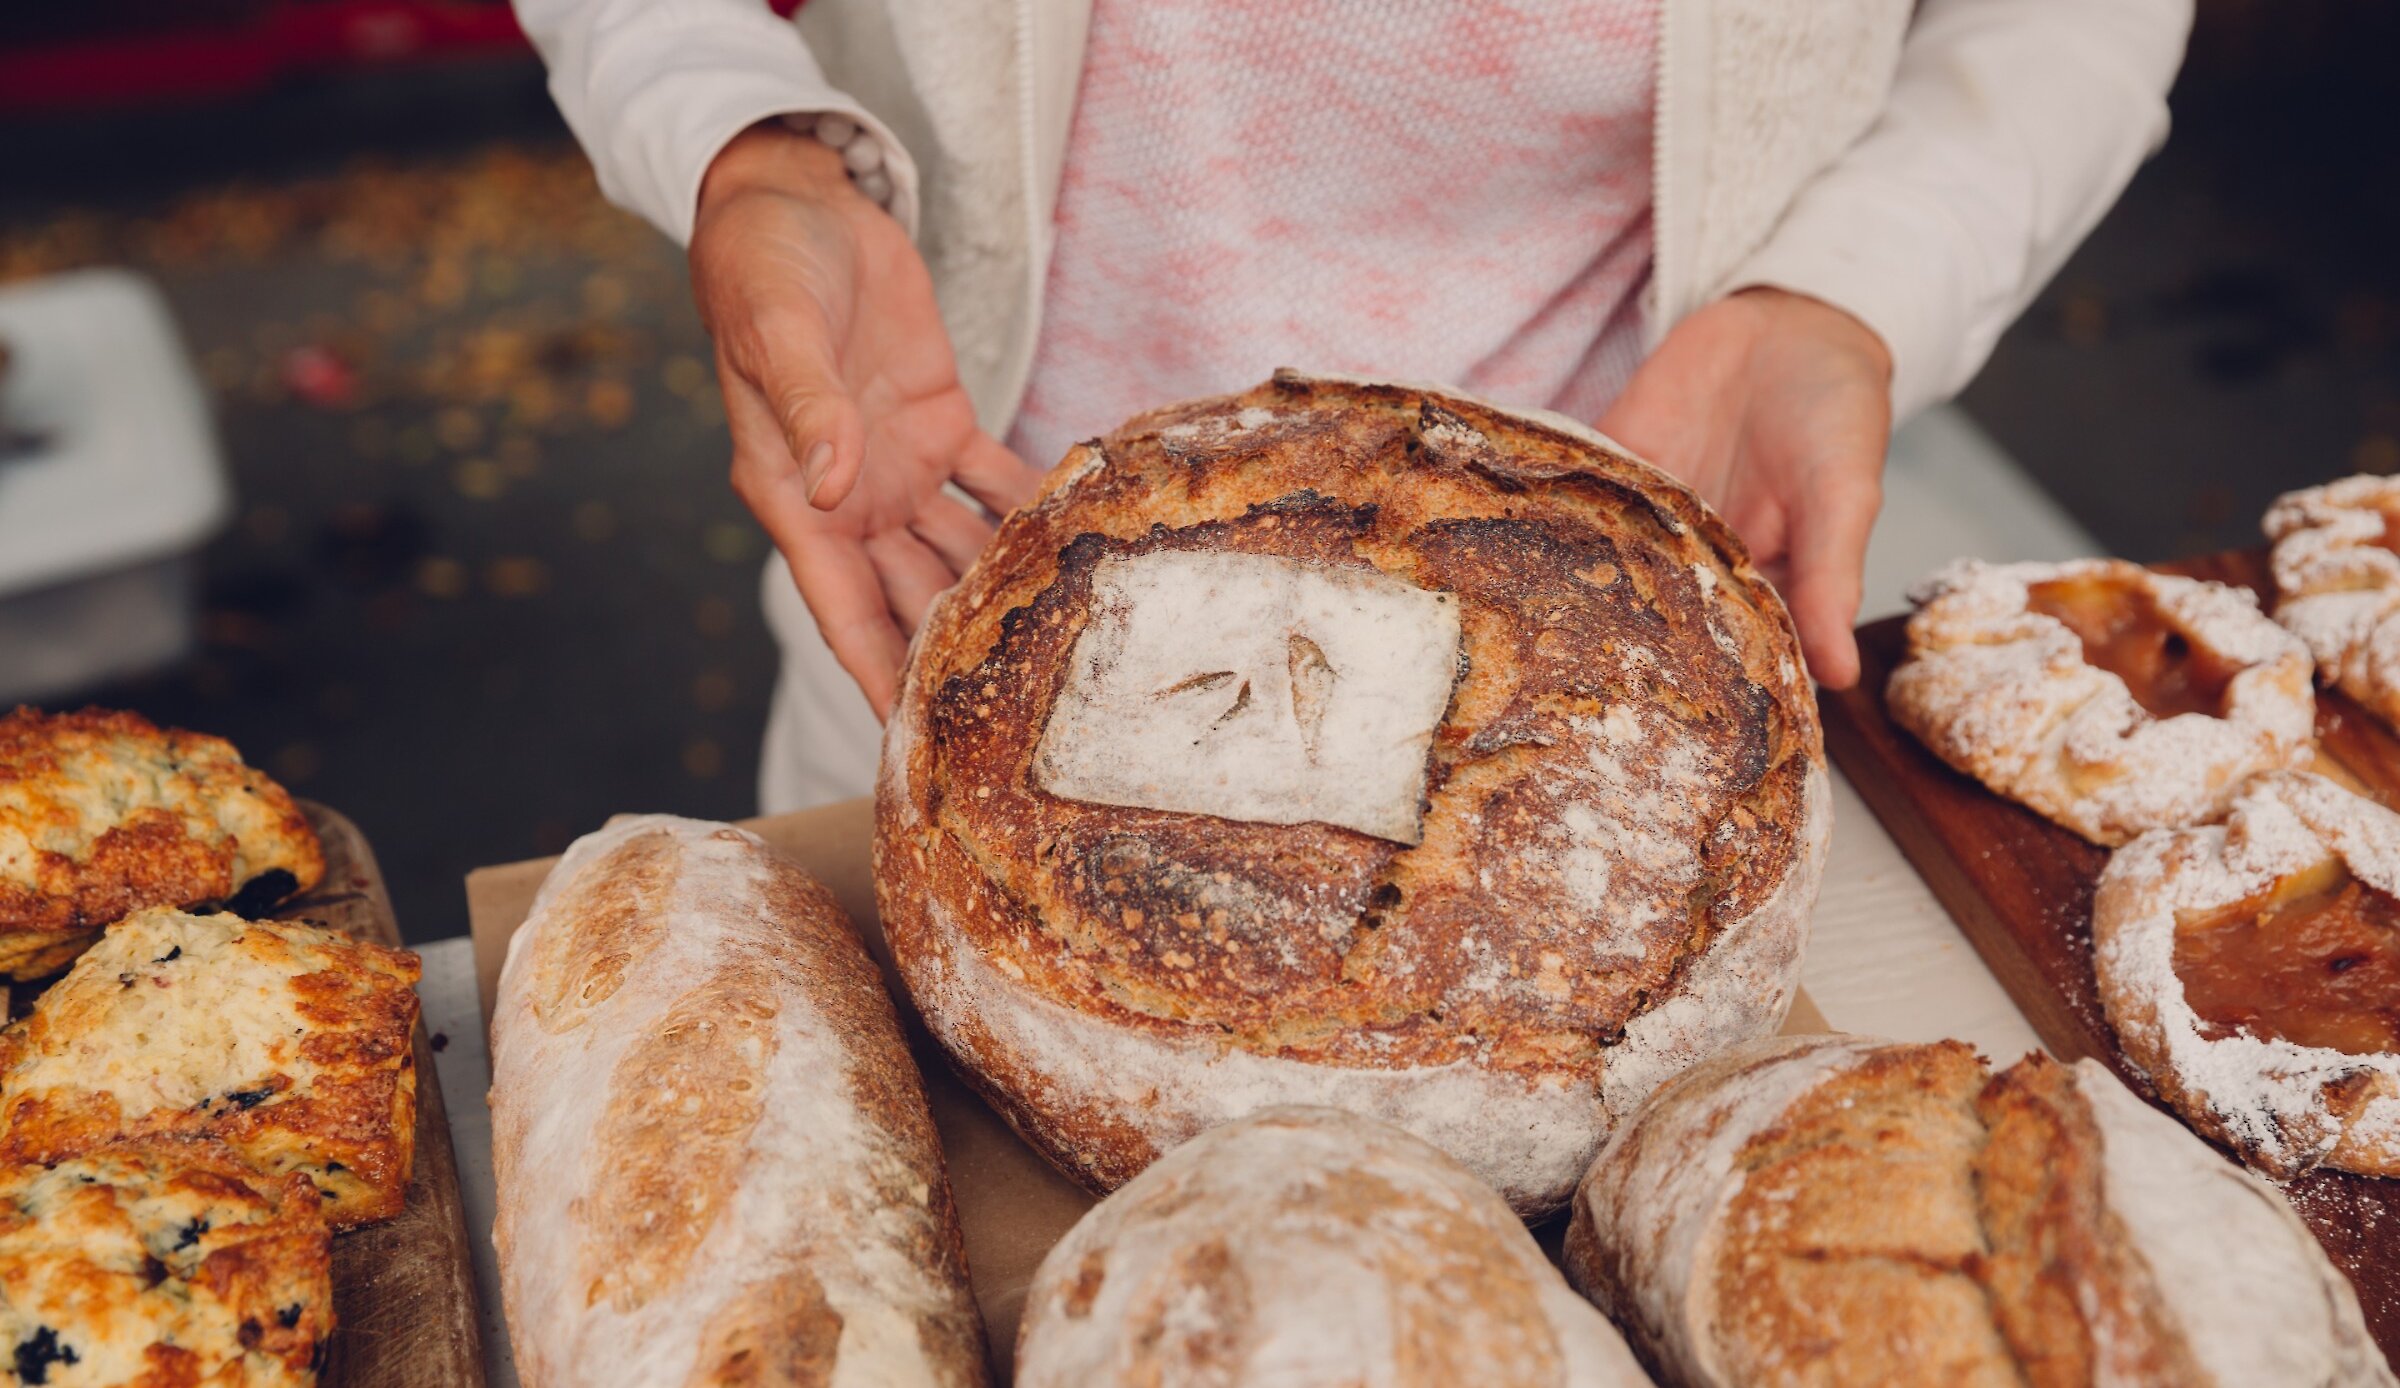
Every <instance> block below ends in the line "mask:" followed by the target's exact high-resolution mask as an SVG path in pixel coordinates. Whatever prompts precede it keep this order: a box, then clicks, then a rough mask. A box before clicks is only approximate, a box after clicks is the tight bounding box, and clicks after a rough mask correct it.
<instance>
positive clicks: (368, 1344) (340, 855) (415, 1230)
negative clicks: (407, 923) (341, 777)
mask: <svg viewBox="0 0 2400 1388" xmlns="http://www.w3.org/2000/svg"><path fill="white" fill-rule="evenodd" d="M300 808H301V810H302V812H303V813H305V814H306V815H307V816H308V822H309V823H310V824H312V825H314V826H315V827H316V831H317V836H318V837H319V838H321V839H323V840H324V842H325V880H324V881H323V882H321V883H319V884H318V887H317V890H316V891H314V892H311V893H310V894H309V895H307V896H305V897H300V898H297V899H295V900H292V901H288V902H285V903H284V904H283V905H281V906H279V907H277V908H276V909H275V912H274V914H275V915H276V916H277V917H278V918H284V919H298V920H305V921H310V922H313V923H315V924H318V925H326V926H331V927H333V928H335V929H337V930H342V931H345V932H347V933H349V934H352V935H356V936H358V937H360V938H362V939H367V940H373V941H375V942H376V943H377V944H384V945H392V946H398V945H399V943H400V924H399V921H398V919H397V918H396V917H394V916H393V914H392V898H391V894H390V893H389V892H388V891H386V890H385V888H384V884H383V873H382V871H381V870H380V869H379V868H377V867H376V865H375V852H374V850H373V849H371V848H369V847H368V846H367V841H366V838H365V837H364V836H363V835H361V834H360V833H359V832H358V826H357V825H355V824H352V823H351V822H350V821H349V820H348V819H345V818H344V817H342V816H341V815H340V814H338V813H336V812H335V811H333V810H330V809H327V808H326V807H324V806H323V805H318V804H314V803H311V802H309V801H305V800H304V801H302V802H300ZM416 1068H417V1150H416V1161H415V1165H414V1169H413V1170H412V1171H411V1173H410V1175H409V1181H408V1206H407V1208H406V1209H405V1210H403V1211H402V1212H401V1213H400V1215H399V1216H398V1217H397V1218H394V1219H391V1220H388V1221H386V1222H385V1223H382V1224H377V1225H372V1226H370V1227H368V1228H365V1229H359V1230H354V1231H352V1232H350V1233H347V1234H337V1235H335V1236H334V1240H333V1314H334V1318H335V1322H336V1324H335V1327H334V1332H333V1355H332V1358H331V1359H330V1360H329V1361H328V1362H327V1364H326V1367H325V1371H324V1373H323V1375H322V1376H321V1377H320V1378H319V1379H318V1382H319V1383H320V1384H321V1385H322V1388H481V1385H482V1384H483V1381H484V1378H483V1346H482V1344H481V1341H480V1336H479V1333H478V1332H477V1330H476V1322H475V1274H474V1270H473V1265H472V1263H471V1262H470V1261H469V1259H468V1256H467V1221H466V1215H465V1211H464V1207H463V1206H462V1205H461V1204H460V1202H459V1197H458V1162H457V1159H456V1158H455V1157H454V1156H453V1155H452V1153H451V1150H450V1119H449V1115H448V1113H447V1111H446V1110H445V1109H444V1108H443V1107H442V1085H441V1080H440V1079H439V1077H437V1076H436V1075H435V1073H434V1068H433V1051H432V1048H431V1047H430V1046H428V1045H427V1044H426V1040H425V1028H424V1027H423V1026H422V1025H420V1026H419V1027H418V1028H417V1035H416Z"/></svg>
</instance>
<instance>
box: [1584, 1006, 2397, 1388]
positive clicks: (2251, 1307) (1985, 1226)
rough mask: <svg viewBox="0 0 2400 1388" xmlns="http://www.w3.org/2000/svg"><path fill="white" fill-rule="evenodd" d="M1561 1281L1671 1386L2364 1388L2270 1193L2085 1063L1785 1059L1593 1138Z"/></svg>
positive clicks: (1772, 1046) (2338, 1315) (1717, 1068)
mask: <svg viewBox="0 0 2400 1388" xmlns="http://www.w3.org/2000/svg"><path fill="white" fill-rule="evenodd" d="M1564 1263H1565V1266H1566V1271H1567V1276H1568V1279H1569V1280H1570V1281H1572V1282H1573V1283H1574V1285H1575V1286H1576V1287H1577V1289H1579V1290H1581V1291H1582V1292H1583V1293H1584V1294H1585V1295H1587V1296H1589V1297H1591V1298H1592V1299H1593V1300H1594V1301H1595V1302H1597V1303H1598V1304H1599V1305H1600V1307H1601V1309H1603V1310H1605V1311H1608V1312H1609V1313H1610V1314H1611V1315H1613V1316H1614V1317H1615V1318H1616V1320H1617V1323H1618V1324H1619V1325H1620V1326H1622V1327H1623V1328H1624V1330H1625V1334H1626V1338H1627V1339H1628V1340H1630V1341H1631V1342H1632V1344H1633V1347H1634V1348H1635V1349H1636V1350H1637V1351H1638V1352H1640V1354H1641V1355H1642V1357H1643V1358H1644V1359H1645V1360H1647V1361H1648V1362H1649V1364H1650V1365H1651V1367H1652V1368H1653V1369H1654V1370H1656V1371H1657V1372H1658V1373H1659V1374H1660V1375H1661V1377H1662V1378H1663V1379H1664V1380H1665V1381H1668V1382H1673V1383H1681V1384H1686V1385H1690V1388H1766V1385H1786V1384H1789V1385H1800V1384H1808V1385H1813V1386H1814V1388H1851V1386H1852V1385H1856V1386H1857V1388H1881V1385H1885V1384H1895V1383H1940V1384H1959V1385H1977V1386H1978V1388H1980V1386H1981V1385H1990V1386H1991V1388H2003V1386H2004V1385H2005V1386H2008V1388H2013V1386H2014V1385H2022V1384H2094V1385H2097V1384H2112V1385H2126V1386H2127V1388H2207V1385H2216V1388H2249V1385H2253V1384H2268V1383H2272V1384H2277V1385H2284V1386H2285V1388H2353V1386H2355V1388H2368V1386H2369V1385H2383V1386H2385V1388H2388V1385H2390V1384H2391V1383H2392V1382H2393V1379H2392V1376H2391V1373H2390V1371H2389V1370H2388V1369H2386V1368H2385V1367H2384V1363H2383V1356H2382V1355H2381V1353H2380V1352H2378V1351H2377V1349H2376V1348H2375V1344H2374V1341H2372V1340H2371V1339H2369V1338H2368V1336H2367V1329H2366V1323H2365V1321H2364V1319H2363V1318H2362V1317H2361V1315H2360V1313H2359V1307H2358V1298H2357V1294H2356V1293H2355V1292H2353V1291H2352V1290H2351V1287H2350V1283H2349V1281H2348V1279H2346V1278H2344V1277H2343V1276H2342V1275H2341V1273H2339V1272H2337V1271H2336V1270H2335V1269H2334V1266H2333V1264H2332V1263H2331V1262H2329V1261H2328V1260H2327V1259H2326V1257H2325V1253H2324V1250H2323V1249H2321V1248H2319V1247H2318V1246H2317V1242H2316V1240H2315V1239H2314V1238H2312V1237H2310V1235H2309V1233H2308V1230H2307V1229H2306V1228H2305V1227H2304V1226H2303V1225H2302V1224H2301V1223H2300V1221H2299V1219H2298V1218H2297V1217H2296V1216H2294V1215H2293V1213H2292V1211H2291V1207H2290V1206H2289V1205H2287V1204H2286V1203H2285V1202H2284V1198H2283V1196H2282V1195H2281V1194H2280V1193H2278V1192H2277V1191H2276V1190H2275V1189H2274V1188H2273V1187H2272V1186H2269V1185H2268V1184H2267V1183H2266V1182H2264V1181H2261V1180H2259V1179H2258V1178H2257V1177H2255V1176H2252V1175H2250V1174H2249V1173H2248V1172H2246V1171H2243V1170H2242V1169H2241V1168H2240V1167H2238V1166H2235V1165H2234V1164H2232V1163H2231V1162H2228V1161H2226V1160H2224V1159H2223V1158H2222V1157H2220V1156H2219V1155H2217V1153H2216V1152H2215V1151H2213V1150H2211V1149H2210V1148H2209V1147H2208V1145H2207V1144H2206V1143H2203V1142H2201V1141H2200V1140H2199V1139H2198V1138H2196V1137H2193V1136H2192V1135H2191V1134H2190V1133H2188V1132H2186V1131H2184V1130H2183V1128H2182V1127H2180V1126H2179V1125H2177V1124H2176V1122H2175V1121H2174V1120H2173V1119H2171V1118H2169V1117H2167V1116H2166V1115H2165V1114H2162V1113H2160V1112H2159V1111H2158V1110H2156V1109H2154V1108H2152V1107H2150V1106H2149V1105H2148V1104H2146V1103H2144V1102H2142V1101H2141V1100H2140V1099H2139V1098H2136V1097H2135V1096H2134V1094H2133V1092H2132V1091H2131V1090H2128V1089H2127V1088H2125V1086H2124V1085H2122V1084H2119V1083H2118V1082H2117V1081H2116V1080H2115V1079H2114V1078H2112V1077H2111V1076H2110V1075H2109V1074H2108V1072H2107V1071H2105V1070H2103V1069H2101V1068H2100V1067H2099V1066H2098V1065H2097V1064H2095V1063H2094V1062H2092V1061H2089V1060H2086V1061H2082V1062H2080V1063H2078V1064H2077V1065H2076V1066H2075V1067H2074V1068H2072V1069H2069V1068H2068V1067H2066V1066H2062V1065H2060V1064H2058V1063H2057V1062H2056V1061H2053V1060H2051V1059H2050V1058H2049V1057H2047V1056H2043V1055H2039V1054H2036V1055H2031V1056H2028V1057H2026V1058H2025V1059H2024V1060H2022V1061H2020V1062H2018V1063H2017V1064H2015V1065H2013V1066H2011V1067H2009V1068H2008V1069H2007V1070H2004V1071H2002V1072H2000V1073H1999V1074H1997V1075H1995V1074H1992V1073H1991V1072H1990V1071H1989V1070H1987V1069H1986V1068H1985V1067H1984V1065H1983V1062H1982V1061H1981V1060H1980V1059H1978V1058H1977V1057H1976V1055H1975V1052H1974V1051H1973V1050H1972V1049H1971V1048H1970V1047H1968V1046H1967V1045H1966V1044H1965V1043H1964V1042H1959V1041H1943V1042H1937V1043H1935V1044H1932V1045H1903V1044H1900V1043H1897V1042H1890V1041H1878V1040H1875V1039H1873V1038H1869V1037H1854V1036H1812V1037H1803V1038H1784V1039H1778V1040H1773V1041H1768V1042H1763V1043H1760V1044H1757V1045H1752V1046H1745V1047H1742V1048H1740V1049H1738V1050H1734V1051H1730V1052H1727V1053H1725V1054H1723V1055H1720V1056H1718V1057H1716V1058H1714V1059H1712V1060H1710V1061H1708V1062H1707V1063H1705V1064H1703V1065H1699V1066H1696V1067H1694V1068H1693V1069H1691V1070H1689V1071H1687V1072H1686V1073H1685V1074H1683V1075H1682V1076H1680V1077H1679V1078H1678V1079H1676V1081H1675V1082H1674V1083H1672V1084H1670V1085H1668V1086H1666V1087H1665V1088H1663V1089H1661V1090H1660V1091H1659V1092H1658V1094H1657V1095H1656V1096H1655V1097H1653V1098H1652V1099H1651V1101H1650V1103H1649V1104H1648V1105H1647V1106H1645V1107H1644V1108H1643V1109H1642V1111H1641V1112H1640V1113H1638V1114H1636V1115H1635V1116H1634V1117H1633V1119H1632V1120H1631V1121H1630V1122H1628V1123H1626V1124H1625V1125H1624V1126H1623V1127H1621V1128H1619V1129H1618V1130H1617V1134H1616V1136H1615V1137H1613V1138H1611V1139H1610V1140H1609V1144H1608V1147H1607V1150H1605V1151H1603V1152H1602V1153H1601V1154H1600V1159H1599V1160H1598V1161H1597V1162H1595V1163H1593V1165H1592V1170H1591V1174H1590V1175H1589V1176H1587V1177H1585V1179H1584V1183H1583V1186H1582V1187H1581V1189H1579V1190H1578V1191H1577V1192H1576V1195H1575V1214H1574V1218H1573V1220H1572V1222H1571V1223H1569V1225H1568V1227H1567V1237H1566V1252H1565V1258H1564Z"/></svg>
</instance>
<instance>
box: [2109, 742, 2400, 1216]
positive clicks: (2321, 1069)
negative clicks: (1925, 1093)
mask: <svg viewBox="0 0 2400 1388" xmlns="http://www.w3.org/2000/svg"><path fill="white" fill-rule="evenodd" d="M2395 894H2400V815H2395V814H2393V813H2392V812H2391V811H2389V810H2387V809H2385V808H2383V807H2382V806H2381V805H2378V804H2376V803H2374V802H2373V801H2371V800H2368V799H2365V798H2364V797H2362V796H2358V795H2355V794H2352V793H2351V792H2350V791H2348V790H2346V789H2344V788H2343V787H2341V786H2338V785H2336V784H2334V783H2333V782H2332V781H2329V780H2326V779H2325V778H2323V777H2321V776H2314V775H2310V774H2308V773H2306V772H2298V771H2290V772H2280V773H2277V774H2275V775H2270V776H2261V777H2259V778H2258V779H2257V780H2255V781H2253V782H2251V783H2250V784H2249V785H2248V786H2246V787H2244V788H2243V790H2242V793H2241V795H2240V796H2239V798H2237V799H2236V800H2235V801H2234V802H2233V813H2232V814H2231V815H2230V816H2228V817H2227V819H2226V821H2225V823H2223V824H2212V825H2205V826H2202V827H2199V828H2194V829H2175V830H2160V831H2158V832H2155V833H2150V834H2145V835H2143V836H2142V837H2140V838H2138V839H2135V840H2134V841H2133V842H2132V843H2130V844H2127V845H2126V846H2125V847H2123V848H2120V849H2118V850H2117V851H2116V853H2115V854H2114V855H2113V856H2112V857H2111V858H2110V859H2109V862H2108V869H2107V871H2106V872H2104V873H2102V874H2101V877H2100V888H2099V893H2098V895H2097V897H2096V898H2095V899H2094V901H2093V905H2092V966H2093V970H2094V972H2095V973H2096V974H2097V975H2098V977H2099V983H2100V999H2101V1001H2102V1002H2103V1003H2104V1004H2105V1005H2106V1006H2107V1009H2108V1019H2109V1021H2110V1023H2111V1024H2112V1025H2114V1026H2115V1027H2116V1029H2117V1037H2118V1040H2119V1041H2120V1042H2121V1043H2122V1045H2123V1047H2124V1050H2125V1055H2126V1058H2127V1059H2129V1060H2131V1061H2132V1062H2133V1063H2134V1064H2136V1065H2138V1066H2140V1067H2141V1069H2142V1070H2143V1072H2144V1073H2145V1074H2147V1075H2148V1076H2149V1077H2150V1081H2151V1083H2152V1084H2154V1085H2156V1086H2157V1087H2158V1092H2159V1094H2160V1095H2161V1096H2162V1097H2163V1098H2165V1099H2166V1100H2167V1101H2168V1102H2169V1103H2171V1104H2173V1105H2174V1106H2175V1107H2176V1109H2177V1110H2179V1111H2180V1112H2182V1113H2183V1115H2184V1116H2185V1117H2186V1118H2187V1119H2189V1120H2190V1121H2191V1123H2192V1126H2194V1127H2195V1128H2198V1129H2199V1130H2200V1131H2201V1132H2204V1133H2206V1134H2208V1135H2209V1136H2211V1137H2214V1138H2216V1139H2218V1140H2219V1141H2221V1142H2224V1143H2225V1144H2226V1145H2228V1146H2230V1147H2232V1148H2233V1149H2234V1150H2235V1151H2237V1152H2239V1153H2241V1155H2242V1157H2243V1158H2244V1159H2245V1160H2247V1161H2249V1162H2250V1163H2251V1164H2253V1165H2255V1166H2257V1167H2259V1168H2261V1169H2263V1170H2265V1171H2268V1172H2270V1173H2273V1174H2274V1175H2277V1176H2290V1175H2294V1174H2297V1173H2298V1172H2301V1171H2305V1170H2307V1169H2308V1168H2310V1167H2312V1166H2316V1165H2318V1164H2319V1163H2323V1164H2325V1165H2328V1166H2334V1167H2338V1168H2340V1169H2342V1170H2345V1171H2358V1172H2363V1173H2366V1174H2368V1175H2372V1176H2400V899H2395Z"/></svg>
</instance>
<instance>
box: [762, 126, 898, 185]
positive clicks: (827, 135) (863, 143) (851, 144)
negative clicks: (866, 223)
mask: <svg viewBox="0 0 2400 1388" xmlns="http://www.w3.org/2000/svg"><path fill="white" fill-rule="evenodd" d="M783 124H784V128H785V129H787V130H789V131H791V132H792V133H793V134H796V135H806V136H807V137H809V138H810V139H812V140H815V141H816V142H817V143H818V144H821V145H824V146H826V147H828V148H830V149H833V150H837V151H839V152H840V154H841V156H842V167H843V168H845V169H847V170H849V171H850V182H851V184H852V185H853V186H855V187H856V188H857V189H858V191H859V192H860V193H862V194H864V195H865V196H866V197H867V198H868V199H870V200H871V201H873V202H874V203H875V205H876V206H878V207H882V208H886V209H889V208H890V207H891V205H892V172H891V170H889V169H887V168H885V167H884V165H883V142H882V141H881V140H878V139H876V138H875V136H874V134H873V133H872V132H870V131H868V130H867V129H866V128H865V127H863V126H861V125H860V124H859V123H858V122H857V121H855V120H852V119H851V118H850V117H848V116H845V115H843V114H842V113H841V112H839V111H823V112H818V113H814V114H795V115H788V116H785V117H784V118H783Z"/></svg>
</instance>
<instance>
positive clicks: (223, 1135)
mask: <svg viewBox="0 0 2400 1388" xmlns="http://www.w3.org/2000/svg"><path fill="white" fill-rule="evenodd" d="M417 973H418V966H417V957H416V956H415V955H413V954H410V953H408V952H407V951H405V950H396V949H386V948H384V947H383V946H381V945H375V944H369V943H366V942H365V941H362V940H354V939H351V938H350V937H348V936H346V935H343V934H340V933H339V932H336V931H332V930H325V929H321V928H319V927H316V926H312V925H301V924H297V923H295V922H290V921H246V920H243V919H241V918H240V917H238V916H227V915H216V916H190V915H185V914H184V913H182V912H180V911H172V910H167V909H165V908H158V909H153V910H148V911H143V912H140V913H138V914H136V915H134V916H131V917H129V918H128V919H126V920H124V921H121V922H119V923H118V924H116V925H113V926H111V927H109V930H108V933H107V934H106V935H105V936H104V937H103V938H102V939H101V941H100V943H99V944H97V945H94V946H93V947H92V948H91V949H90V950H89V951H88V952H86V953H85V954H84V956H83V957H82V958H81V959H78V960H76V961H75V967H74V968H73V969H71V970H69V971H68V973H67V976H66V977H65V978H63V979H61V980H59V981H58V982H57V983H55V984H53V985H51V987H50V989H49V991H47V992H45V993H43V994H42V996H41V998H40V1000H39V1001H37V1002H35V1003H34V1005H33V1011H32V1012H31V1013H30V1014H29V1015H27V1016H26V1017H24V1018H23V1019H22V1020H19V1021H17V1022H15V1023H12V1024H11V1025H10V1026H9V1027H8V1029H7V1030H6V1031H0V1161H32V1162H54V1161H58V1160H60V1159H62V1158H65V1157H71V1156H76V1155H79V1154H81V1153H84V1152H89V1151H92V1150H93V1149H95V1148H98V1147H102V1146H106V1145H108V1144H110V1143H112V1142H117V1141H120V1140H124V1139H127V1138H147V1137H211V1138H216V1139H219V1140H221V1141H223V1142H225V1143H226V1144H227V1145H229V1146H231V1147H232V1148H233V1149H234V1150H235V1151H237V1152H239V1153H241V1154H242V1156H244V1157H245V1158H247V1159H248V1160H249V1161H250V1162H251V1163H252V1164H253V1165H255V1166H257V1167H258V1168H259V1169H260V1170H262V1171H265V1172H268V1173H271V1174H274V1175H278V1176H280V1175H282V1174H284V1173H286V1172H291V1171H299V1172H304V1173H306V1174H307V1176H308V1177H309V1179H310V1180H312V1181H314V1182H315V1183H316V1185H317V1188H318V1189H319V1190H320V1191H322V1192H323V1193H324V1196H325V1200H326V1217H327V1218H328V1220H329V1221H330V1222H331V1223H332V1224H333V1225H334V1227H336V1228H341V1229H348V1228H354V1227H356V1226H358V1225H361V1224H367V1223H371V1222H373V1221H375V1220H378V1219H386V1218H389V1217H390V1216H392V1215H395V1214H398V1213H399V1212H400V1207H401V1204H402V1203H403V1201H404V1199H405V1196H406V1193H407V1188H408V1173H409V1162H410V1157H411V1154H412V1152H413V1141H414V1137H415V1132H416V1116H417V1101H416V1096H417V1077H416V1069H415V1057H414V1055H413V1053H412V1052H411V1049H410V1045H409V1043H410V1038H411V1033H412V1031H413V1029H414V1028H415V1026H416V1023H417V995H416V992H415V985H416V981H417Z"/></svg>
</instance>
